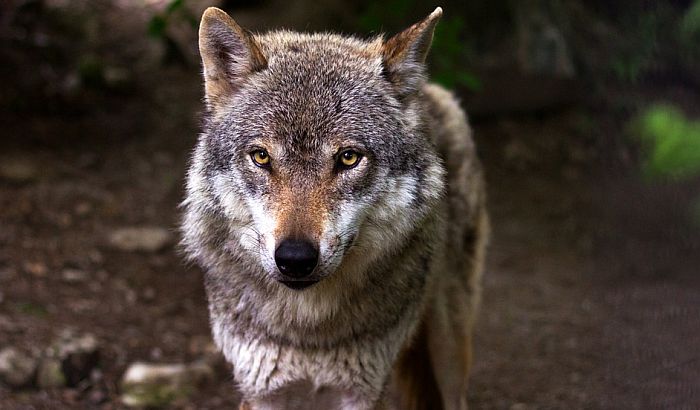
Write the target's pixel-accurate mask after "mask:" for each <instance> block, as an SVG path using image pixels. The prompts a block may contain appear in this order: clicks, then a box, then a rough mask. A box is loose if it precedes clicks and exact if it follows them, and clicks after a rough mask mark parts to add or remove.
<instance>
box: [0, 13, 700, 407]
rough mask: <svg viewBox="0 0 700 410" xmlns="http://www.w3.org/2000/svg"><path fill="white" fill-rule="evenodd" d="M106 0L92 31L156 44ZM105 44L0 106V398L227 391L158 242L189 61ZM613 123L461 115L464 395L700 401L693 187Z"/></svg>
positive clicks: (171, 398)
mask: <svg viewBox="0 0 700 410" xmlns="http://www.w3.org/2000/svg"><path fill="white" fill-rule="evenodd" d="M123 11H124V10H119V9H117V10H113V9H109V10H106V14H105V15H104V16H102V17H101V19H104V20H106V21H112V26H114V27H116V26H120V27H122V30H116V31H115V32H108V33H105V34H103V36H106V37H107V39H104V38H102V39H101V41H103V42H106V43H110V44H125V46H124V50H123V51H122V52H123V53H125V54H127V55H132V56H143V55H149V56H151V55H154V54H153V53H151V52H147V51H149V50H150V51H152V50H151V49H150V48H151V47H152V48H153V49H154V50H156V51H158V50H160V51H161V52H162V51H163V48H162V44H160V43H159V44H153V41H151V40H149V42H146V43H145V44H142V43H136V42H133V41H132V40H133V39H134V38H141V37H140V35H136V34H134V33H135V30H136V28H138V27H143V26H144V25H145V24H146V21H145V20H144V19H145V17H143V16H141V17H138V16H139V14H138V13H136V14H133V13H132V14H129V16H137V17H133V18H132V19H124V15H123ZM132 12H133V10H132ZM110 13H111V14H110ZM139 19H140V20H139ZM115 21H119V23H120V24H115ZM88 25H89V24H88ZM130 28H133V30H134V31H131V29H130ZM89 30H90V29H89V28H88V31H89ZM126 40H129V41H126ZM115 41H116V43H115ZM146 49H148V50H146ZM130 53H131V54H130ZM164 53H165V52H162V53H161V54H157V53H156V54H155V55H161V56H162V55H165V54H167V53H165V54H164ZM124 61H130V60H124V59H123V58H120V59H116V58H115V59H114V61H107V63H105V64H106V69H104V70H101V72H102V73H112V74H110V75H106V76H105V75H101V76H100V77H99V78H101V80H100V81H98V84H97V88H90V87H87V86H86V84H82V85H81V84H77V85H76V84H75V81H73V80H71V79H75V78H76V77H75V76H71V75H72V74H71V71H70V70H67V71H66V72H65V73H64V72H60V70H59V71H58V72H51V73H48V74H46V75H48V76H49V77H50V78H53V77H51V76H55V78H58V79H60V80H61V81H57V82H58V83H60V84H62V85H61V86H60V87H56V88H55V89H52V90H53V91H51V93H49V94H48V95H49V97H47V98H45V99H44V100H41V101H42V102H41V103H38V105H37V106H36V107H32V108H31V109H27V108H26V107H25V108H22V107H24V106H22V105H21V104H20V107H19V108H17V109H15V110H3V112H2V113H0V119H1V121H0V122H1V123H2V124H3V130H2V135H3V138H2V139H1V140H0V408H3V409H4V408H8V409H31V408H51V409H59V408H66V409H68V408H100V409H114V408H124V407H127V406H128V405H133V404H134V403H136V401H138V400H140V398H142V397H143V395H144V393H148V394H150V393H153V395H155V396H156V397H157V398H158V400H161V401H160V403H165V402H167V403H169V406H175V407H181V408H198V409H200V408H201V409H207V408H209V409H218V408H233V407H234V406H235V404H236V403H237V394H236V392H235V389H234V386H233V381H232V379H231V376H230V371H229V369H228V368H227V366H226V365H225V364H224V363H223V362H222V361H221V358H220V356H218V354H217V353H216V352H213V351H212V346H211V342H210V337H209V329H208V322H207V312H206V303H205V300H204V292H203V287H202V277H201V272H200V271H199V270H198V269H197V268H195V267H191V266H187V265H185V264H184V263H183V261H182V257H181V255H180V254H179V253H178V251H177V247H176V242H177V228H176V227H177V223H178V209H177V205H178V203H179V201H180V200H181V199H182V182H183V178H184V171H185V166H186V163H187V159H188V155H189V152H190V150H191V148H192V146H193V144H194V141H195V138H196V134H197V127H198V124H197V112H198V110H199V109H200V98H201V90H200V88H201V84H200V80H199V77H198V75H199V74H198V68H197V67H196V65H192V64H191V63H188V62H187V58H185V60H184V62H180V63H177V64H168V65H163V66H161V65H153V64H155V63H154V62H153V61H150V62H144V61H143V60H142V59H136V58H135V57H134V60H133V61H134V63H133V64H126V63H124ZM25 63H27V62H26V61H25ZM27 64H28V63H27ZM149 64H150V65H149ZM178 64H179V65H178ZM30 66H31V67H33V66H32V65H24V66H23V67H25V68H26V67H30ZM36 67H37V71H38V72H44V71H46V70H47V69H46V67H43V66H42V65H41V64H40V63H37V66H36ZM154 67H156V68H154ZM5 70H6V68H5ZM42 70H44V71H42ZM3 73H5V74H7V73H6V72H3ZM125 73H126V74H125ZM76 75H77V76H78V77H77V78H82V79H83V81H84V79H85V78H86V77H85V76H84V75H82V77H81V75H80V74H76ZM10 78H15V77H10ZM88 78H89V77H88ZM110 78H111V80H110ZM52 84H53V83H52ZM30 85H31V84H30ZM10 90H11V91H12V90H14V88H11V89H10ZM52 93H53V94H52ZM17 94H18V95H19V93H17ZM673 95H675V96H678V94H677V93H676V94H673ZM465 97H466V96H465ZM693 98H694V97H692V96H687V95H686V94H684V93H681V98H678V99H679V100H681V101H684V102H685V103H688V102H691V103H692V102H693ZM3 101H5V100H3ZM467 101H471V100H467ZM5 102H6V101H5ZM525 105H527V104H525ZM467 108H469V107H467ZM601 111H604V110H601ZM616 121H618V120H617V119H616V117H614V116H613V117H611V116H609V115H606V114H605V113H604V112H599V111H597V110H595V109H593V110H590V109H588V108H587V106H586V103H585V102H582V103H581V104H580V105H579V106H573V107H571V106H569V107H568V108H564V107H563V106H557V108H556V109H552V108H551V107H550V108H548V109H547V110H546V111H545V112H541V111H538V112H536V113H529V114H523V113H519V114H517V115H514V114H508V115H504V114H502V113H501V114H498V115H484V116H480V117H477V118H475V119H474V125H475V131H476V134H475V135H476V139H477V142H478V144H479V147H480V153H481V156H482V159H483V161H484V165H485V168H486V173H487V179H488V183H489V197H490V198H489V202H490V203H489V206H490V210H491V217H492V222H493V228H494V234H493V239H492V243H491V247H490V250H489V259H488V264H487V269H486V274H485V277H484V300H483V306H482V309H481V314H480V319H479V322H478V325H477V329H476V333H475V334H476V345H475V364H474V370H473V378H472V380H473V382H472V384H471V390H470V403H471V405H472V407H473V408H477V409H482V408H483V409H531V408H532V409H535V408H611V409H613V408H615V409H617V408H696V407H699V406H700V387H699V385H698V382H697V381H698V380H699V379H698V376H700V361H699V357H698V354H697V349H696V348H695V347H696V346H697V345H698V342H700V314H699V313H700V312H699V311H698V309H699V308H698V306H700V303H698V302H700V292H698V289H700V287H698V285H700V283H698V282H700V276H698V275H697V266H700V265H698V262H700V261H699V260H698V259H699V258H700V252H698V250H699V249H698V248H699V244H700V238H698V233H697V230H696V228H693V227H691V226H689V225H688V223H687V218H686V215H685V214H684V209H685V208H683V204H685V203H686V199H687V198H686V197H687V192H691V191H692V189H691V188H690V187H687V186H667V185H664V186H659V185H654V186H650V185H648V184H645V183H642V182H640V181H639V180H638V178H637V177H636V175H635V174H634V173H633V172H630V171H629V169H627V168H624V167H623V168H621V167H619V166H611V165H610V163H609V162H608V161H607V159H608V154H607V151H606V149H618V147H617V146H613V147H612V148H610V147H606V146H603V147H601V146H600V145H599V144H600V141H601V140H603V141H605V140H604V139H601V138H594V137H592V135H594V134H597V135H598V136H600V134H604V135H607V134H610V138H611V141H614V140H615V138H614V137H615V133H617V132H619V131H620V129H621V128H622V124H620V123H618V122H616ZM591 124H593V125H591ZM592 141H593V142H592ZM611 145H613V144H612V142H611ZM144 370H149V371H144ZM144 374H149V375H150V377H151V378H150V379H147V380H145V381H144V378H143V377H144ZM163 380H166V382H163ZM152 382H154V383H157V384H158V385H160V386H161V387H158V388H154V387H153V386H154V385H153V383H152ZM162 385H164V387H162ZM154 390H155V392H154Z"/></svg>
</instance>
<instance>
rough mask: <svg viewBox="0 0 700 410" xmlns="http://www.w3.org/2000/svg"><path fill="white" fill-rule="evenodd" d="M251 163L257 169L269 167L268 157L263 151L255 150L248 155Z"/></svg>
mask: <svg viewBox="0 0 700 410" xmlns="http://www.w3.org/2000/svg"><path fill="white" fill-rule="evenodd" d="M250 158H252V159H253V163H254V164H255V165H257V166H259V167H269V166H270V155H269V154H268V153H267V151H265V150H264V149H259V150H255V151H253V152H251V153H250Z"/></svg>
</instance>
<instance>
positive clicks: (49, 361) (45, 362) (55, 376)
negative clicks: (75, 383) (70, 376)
mask: <svg viewBox="0 0 700 410" xmlns="http://www.w3.org/2000/svg"><path fill="white" fill-rule="evenodd" d="M36 384H37V385H38V386H39V387H40V388H42V389H53V388H58V387H63V386H65V385H66V377H65V376H64V375H63V371H62V370H61V361H60V360H58V359H56V358H44V359H42V361H41V364H39V370H38V372H37V377H36Z"/></svg>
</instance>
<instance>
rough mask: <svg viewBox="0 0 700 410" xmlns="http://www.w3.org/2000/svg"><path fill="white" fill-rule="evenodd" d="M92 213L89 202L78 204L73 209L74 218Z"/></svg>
mask: <svg viewBox="0 0 700 410" xmlns="http://www.w3.org/2000/svg"><path fill="white" fill-rule="evenodd" d="M90 212H92V204H91V203H89V202H78V203H77V204H76V205H75V208H74V209H73V213H75V215H76V216H85V215H87V214H89V213H90Z"/></svg>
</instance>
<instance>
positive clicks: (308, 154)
mask: <svg viewBox="0 0 700 410" xmlns="http://www.w3.org/2000/svg"><path fill="white" fill-rule="evenodd" d="M207 13H208V14H207ZM220 13H223V12H220V11H212V12H210V11H209V10H208V11H207V12H206V13H205V17H204V18H203V21H202V31H200V37H201V38H200V47H201V48H202V50H203V52H202V54H203V60H204V68H205V81H206V82H207V111H208V114H207V116H206V118H205V121H204V127H203V128H204V129H203V132H202V134H201V135H200V139H199V142H198V144H197V147H196V149H195V152H194V155H193V158H192V162H191V167H190V170H189V173H188V178H187V193H186V199H185V201H184V202H183V207H184V219H183V223H182V232H183V244H184V247H185V249H186V251H187V253H188V255H189V257H190V258H191V259H193V260H194V261H196V262H197V263H198V264H200V265H201V266H202V267H203V268H204V269H205V271H206V277H205V281H206V283H205V284H206V289H207V296H208V299H209V309H210V316H211V324H212V329H213V333H214V337H215V340H216V342H217V344H218V346H219V347H220V348H221V349H222V351H223V353H224V355H225V356H226V357H227V359H228V360H229V361H230V362H231V363H232V364H233V367H234V378H235V380H236V382H237V384H238V385H239V387H240V389H241V391H242V392H243V394H244V398H245V400H246V403H247V405H250V406H252V407H253V408H280V407H285V408H295V407H298V408H309V406H310V404H309V403H312V402H313V400H311V399H310V400H311V401H308V400H301V401H299V397H305V395H306V394H311V393H310V392H316V393H317V394H316V399H315V400H316V405H317V406H318V407H319V408H328V407H327V406H330V405H332V406H336V407H339V408H373V407H374V406H377V405H378V403H380V400H381V398H382V396H383V394H384V390H385V386H386V385H387V383H388V380H389V377H390V374H391V371H392V366H393V364H394V362H395V361H396V360H397V357H398V355H399V353H400V352H401V350H402V349H403V348H404V347H405V345H406V344H407V343H409V342H410V340H411V335H412V334H413V333H414V332H415V329H416V327H417V325H418V323H419V322H420V321H421V320H422V319H421V318H423V317H424V315H425V314H426V311H427V310H433V308H431V307H432V306H436V307H435V310H437V306H438V305H437V304H434V299H436V298H440V297H441V296H436V292H437V289H443V290H446V293H450V292H452V293H455V292H456V294H457V295H461V296H462V297H463V299H465V300H460V301H458V302H457V304H459V305H460V306H461V305H465V306H466V308H465V309H466V310H465V312H466V313H461V314H462V315H467V316H466V317H463V319H464V324H463V326H464V327H465V328H470V327H471V321H472V317H473V311H474V309H475V308H476V303H477V300H478V276H479V271H480V264H481V262H480V259H481V258H482V257H483V256H482V255H483V246H484V245H483V244H484V243H485V236H486V232H485V230H486V225H485V222H484V221H485V219H484V218H485V212H484V211H483V204H484V195H483V182H482V179H481V172H480V168H479V164H478V161H477V159H476V157H475V154H474V147H473V143H472V141H471V138H470V131H469V128H468V126H467V123H466V119H465V117H464V114H463V113H462V111H461V109H460V108H459V107H458V105H457V104H456V103H455V102H454V99H453V98H452V96H451V95H449V93H447V92H446V91H444V90H443V89H441V88H439V87H437V86H435V85H425V83H424V81H425V80H424V70H425V69H424V65H423V61H422V59H423V58H424V54H425V52H427V45H425V46H424V47H425V51H422V49H421V48H420V47H423V44H422V43H417V42H413V43H409V44H408V46H409V47H411V46H413V47H414V48H415V49H411V50H409V52H408V53H406V55H405V56H399V57H398V58H395V59H394V60H391V61H389V60H387V58H388V57H387V55H388V54H387V53H386V48H384V49H383V48H382V46H383V44H385V43H384V42H383V41H382V39H381V38H379V39H375V40H373V41H369V42H367V41H363V40H359V39H356V38H351V37H342V36H339V35H334V34H300V33H295V32H288V31H276V32H270V33H267V34H262V35H255V36H252V37H250V39H251V40H250V43H248V44H252V47H254V48H257V49H258V51H259V53H260V54H262V56H259V57H258V63H260V64H249V65H248V67H249V68H248V71H247V72H245V71H241V68H240V67H244V66H246V61H241V60H240V59H241V58H245V56H246V55H250V54H251V53H246V52H242V51H241V49H240V47H241V44H247V43H246V41H247V40H246V37H245V36H246V35H247V34H246V33H245V32H243V31H238V30H239V29H240V28H238V27H237V25H236V26H231V27H233V32H229V31H226V30H225V29H224V28H222V27H221V25H220V24H219V23H220V22H221V21H224V20H225V19H226V17H228V16H225V17H224V16H222V15H221V14H220ZM431 17H433V16H432V15H431ZM437 17H439V15H438V16H437ZM207 18H209V19H210V20H211V21H215V22H216V26H215V28H216V29H214V30H209V31H207V26H206V25H207V24H208V25H209V26H212V24H211V23H210V22H207V20H206V19H207ZM222 19H223V20H222ZM426 21H427V20H426ZM436 21H437V18H435V17H433V19H432V20H430V21H429V23H430V24H429V26H430V27H428V28H427V29H426V30H429V33H428V32H427V31H425V30H423V31H425V33H427V34H423V33H422V32H421V33H419V34H420V35H421V37H420V38H419V39H418V40H417V41H422V42H425V41H428V44H429V38H428V39H427V40H426V38H425V37H424V36H427V35H428V34H429V35H430V36H432V28H433V27H434V23H435V22H436ZM222 24H223V23H222ZM231 24H235V23H230V22H229V25H231ZM419 28H420V27H419ZM222 33H223V34H222ZM231 39H237V40H236V41H234V42H233V43H232V42H231V41H232V40H231ZM205 42H206V43H205ZM227 42H228V43H227ZM212 44H213V45H215V47H223V48H224V50H223V51H224V52H227V49H226V47H227V46H226V44H229V46H230V47H232V48H231V49H229V50H228V54H220V53H219V54H212V53H210V52H209V51H210V49H209V48H207V47H210V45H212ZM416 47H417V48H416ZM416 50H418V51H416ZM243 51H245V50H243ZM258 51H256V50H253V53H252V54H255V53H256V52H258ZM399 51H400V50H399ZM222 55H223V57H222ZM241 56H243V57H241ZM208 57H211V58H210V59H207V58H208ZM227 58H233V59H236V61H233V62H231V64H232V65H230V66H226V64H227ZM263 58H264V59H263ZM262 61H264V63H265V64H262V63H261V62H262ZM220 64H223V65H224V69H222V70H218V71H217V66H218V65H220ZM212 65H213V67H212ZM231 66H233V67H235V68H236V75H235V78H230V80H229V83H230V84H227V85H226V86H225V87H223V88H222V87H221V78H220V74H216V75H214V74H212V73H215V72H218V73H221V72H227V70H226V69H225V68H226V67H231ZM217 76H218V77H217ZM412 88H414V89H413V90H412ZM214 97H215V98H214ZM345 147H352V148H357V149H359V150H361V152H362V153H364V154H365V158H363V159H362V160H361V162H360V163H359V165H358V166H357V167H356V168H354V169H352V170H349V171H343V172H336V171H335V170H334V164H335V160H334V158H335V155H336V154H337V153H338V151H339V149H341V148H345ZM256 148H265V149H267V150H268V152H269V154H270V157H271V158H272V162H271V164H272V165H271V170H270V171H268V170H263V169H260V168H259V167H256V166H255V165H253V164H252V163H251V159H250V155H249V154H250V152H251V151H252V150H254V149H256ZM306 206H308V207H310V208H313V209H305V207H306ZM288 213H291V215H300V217H303V218H306V217H307V215H305V213H308V214H310V215H311V216H308V218H311V219H309V221H311V220H314V221H316V220H317V221H318V224H319V226H320V227H319V228H318V230H317V232H316V234H315V235H316V236H315V239H316V240H317V241H318V242H319V243H320V244H321V245H320V246H321V260H320V262H319V266H318V268H317V269H316V271H315V273H314V278H316V279H319V280H320V282H319V283H317V284H316V285H314V286H312V287H311V288H308V289H304V290H292V289H289V288H286V287H285V286H284V285H282V284H281V283H280V282H279V281H278V279H279V272H277V271H276V268H275V266H274V261H272V256H271V251H273V250H274V247H275V243H276V242H279V241H280V240H281V239H282V238H279V237H276V236H275V235H279V229H281V228H279V225H280V224H281V223H282V222H280V221H282V220H283V218H285V217H283V216H280V215H287V214H288ZM314 215H318V216H314ZM294 218H296V216H295V217H293V218H292V222H289V221H287V222H286V225H285V226H286V228H285V229H287V230H291V231H293V232H297V233H299V232H301V231H304V230H305V222H304V223H302V222H298V223H297V222H294ZM313 218H316V219H313ZM304 221H306V219H304ZM291 231H290V232H291ZM301 233H305V234H308V232H301ZM309 235H311V234H309ZM445 277H446V279H445ZM440 281H442V282H443V283H450V284H451V285H450V286H452V285H454V286H457V287H458V288H460V289H462V290H461V291H452V290H450V289H444V285H440V284H439V282H440ZM429 308H430V309H429ZM458 310H459V309H458ZM300 391H301V392H303V393H300ZM329 392H330V394H329ZM300 395H301V396H300ZM329 397H331V399H329ZM295 400H296V402H298V403H300V404H298V406H295V405H294V402H295ZM329 400H330V401H329ZM283 403H284V404H283ZM322 403H323V404H322Z"/></svg>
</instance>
